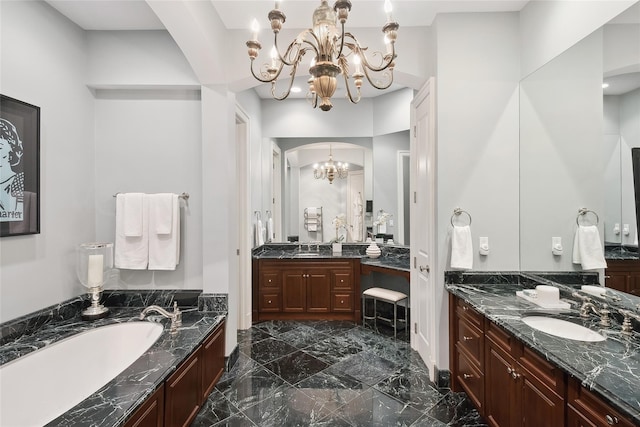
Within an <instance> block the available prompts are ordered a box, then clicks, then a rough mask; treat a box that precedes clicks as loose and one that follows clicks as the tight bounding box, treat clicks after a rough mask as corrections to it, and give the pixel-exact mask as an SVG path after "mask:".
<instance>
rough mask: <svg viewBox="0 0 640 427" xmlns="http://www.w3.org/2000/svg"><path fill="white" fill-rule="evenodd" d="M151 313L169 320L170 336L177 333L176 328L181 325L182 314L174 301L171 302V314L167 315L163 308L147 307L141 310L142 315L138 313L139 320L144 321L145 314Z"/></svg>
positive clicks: (156, 306)
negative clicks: (156, 313) (153, 312)
mask: <svg viewBox="0 0 640 427" xmlns="http://www.w3.org/2000/svg"><path fill="white" fill-rule="evenodd" d="M152 311H155V312H158V313H160V314H161V315H163V316H164V317H166V318H167V319H171V329H170V332H171V333H172V334H175V333H176V332H178V327H180V326H181V325H182V312H181V311H180V309H179V308H178V303H177V302H176V301H174V302H173V312H172V313H169V312H168V311H167V310H165V309H164V308H162V307H160V306H158V305H150V306H149V307H146V308H145V309H144V310H142V313H140V316H139V319H140V320H144V318H145V317H146V316H147V314H149V313H151V312H152Z"/></svg>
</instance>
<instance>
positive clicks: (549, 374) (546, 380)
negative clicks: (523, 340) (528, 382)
mask: <svg viewBox="0 0 640 427" xmlns="http://www.w3.org/2000/svg"><path fill="white" fill-rule="evenodd" d="M519 362H520V365H521V366H522V367H523V368H525V369H526V370H527V371H529V373H530V374H531V375H530V376H529V378H531V379H535V381H534V382H537V383H538V387H547V388H549V389H550V390H553V391H554V392H555V393H556V394H557V395H558V396H563V395H564V390H565V384H566V380H565V375H564V372H562V370H561V369H559V368H557V367H555V366H553V365H552V364H551V363H550V362H548V361H546V360H545V359H544V358H542V357H541V356H539V355H538V354H536V353H534V352H533V351H532V350H531V349H529V348H527V347H523V349H522V356H520V359H519Z"/></svg>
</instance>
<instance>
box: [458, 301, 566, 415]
mask: <svg viewBox="0 0 640 427" xmlns="http://www.w3.org/2000/svg"><path fill="white" fill-rule="evenodd" d="M449 304H450V305H449V308H450V329H451V331H450V333H451V342H452V344H451V347H450V352H451V362H450V365H451V367H452V379H451V388H452V390H453V391H465V392H466V393H467V394H468V395H469V397H470V398H471V400H472V401H473V403H474V404H475V405H476V407H477V408H478V411H479V412H480V414H481V415H482V416H484V418H485V419H486V420H487V422H488V423H489V425H491V426H501V427H505V426H513V427H516V426H517V427H520V426H532V427H533V426H562V425H564V417H565V404H564V397H563V396H564V390H565V375H564V373H563V372H562V371H560V370H559V369H557V368H555V367H554V366H553V365H552V364H550V363H549V362H547V361H546V360H544V359H543V358H541V357H540V356H538V355H537V354H536V353H534V352H533V351H532V350H530V349H529V348H527V347H525V346H524V345H523V344H522V343H521V342H520V341H519V340H517V339H516V338H515V337H513V336H512V335H511V334H510V333H508V332H507V331H505V330H503V329H502V328H500V327H499V326H497V325H495V324H494V323H492V322H491V321H489V320H488V319H486V318H484V316H482V315H481V314H480V313H478V312H476V311H475V310H473V308H471V307H470V306H469V305H468V304H467V303H465V302H464V301H463V300H461V299H459V298H457V297H455V296H453V295H450V303H449Z"/></svg>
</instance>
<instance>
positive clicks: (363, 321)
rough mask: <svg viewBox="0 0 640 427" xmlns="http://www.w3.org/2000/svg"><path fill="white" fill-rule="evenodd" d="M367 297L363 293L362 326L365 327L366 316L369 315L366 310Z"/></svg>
mask: <svg viewBox="0 0 640 427" xmlns="http://www.w3.org/2000/svg"><path fill="white" fill-rule="evenodd" d="M366 299H367V297H366V296H364V295H362V327H365V326H366V324H365V321H366V317H367V312H366V311H364V302H365V300H366Z"/></svg>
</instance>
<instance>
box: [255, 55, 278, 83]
mask: <svg viewBox="0 0 640 427" xmlns="http://www.w3.org/2000/svg"><path fill="white" fill-rule="evenodd" d="M250 68H251V74H252V75H253V77H254V78H255V79H256V80H258V81H259V82H262V83H271V82H273V81H274V80H276V79H277V78H278V75H279V74H280V71H278V73H277V74H275V75H274V76H273V77H271V78H269V79H264V78H262V77H258V75H257V74H256V73H255V71H254V69H253V59H251V67H250ZM264 74H266V73H263V72H261V73H260V75H264Z"/></svg>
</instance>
